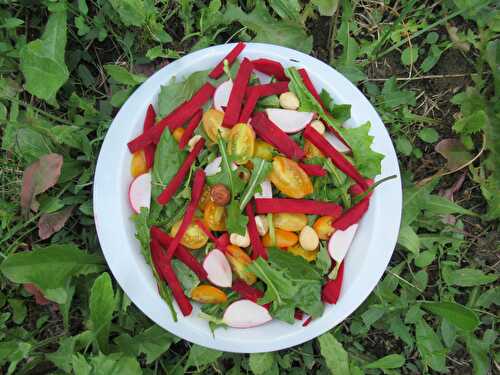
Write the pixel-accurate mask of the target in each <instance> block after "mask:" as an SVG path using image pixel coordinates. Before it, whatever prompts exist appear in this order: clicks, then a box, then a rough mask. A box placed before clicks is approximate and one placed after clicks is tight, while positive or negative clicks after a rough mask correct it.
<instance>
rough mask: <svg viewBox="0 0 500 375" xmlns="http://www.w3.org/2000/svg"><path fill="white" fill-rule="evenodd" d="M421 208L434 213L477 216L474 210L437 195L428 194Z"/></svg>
mask: <svg viewBox="0 0 500 375" xmlns="http://www.w3.org/2000/svg"><path fill="white" fill-rule="evenodd" d="M423 208H424V209H425V210H428V211H431V212H432V213H433V214H436V215H448V214H461V215H470V216H477V214H476V213H475V212H473V211H471V210H468V209H466V208H463V207H461V206H459V205H458V204H456V203H453V202H452V201H450V200H449V199H447V198H445V197H441V196H439V195H429V196H428V197H427V199H426V201H425V206H424V207H423Z"/></svg>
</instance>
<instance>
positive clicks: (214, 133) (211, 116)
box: [201, 108, 229, 142]
mask: <svg viewBox="0 0 500 375" xmlns="http://www.w3.org/2000/svg"><path fill="white" fill-rule="evenodd" d="M222 120H224V112H221V111H218V110H216V109H214V108H210V109H209V110H208V111H206V112H205V113H204V114H203V117H202V119H201V122H202V123H203V130H205V133H207V136H208V138H210V140H211V141H212V142H217V137H218V135H219V131H220V133H221V136H222V138H223V139H226V138H227V136H228V134H229V129H228V128H225V127H223V126H222Z"/></svg>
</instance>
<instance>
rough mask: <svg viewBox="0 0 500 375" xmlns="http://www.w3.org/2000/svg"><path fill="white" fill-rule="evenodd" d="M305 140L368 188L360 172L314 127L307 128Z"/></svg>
mask: <svg viewBox="0 0 500 375" xmlns="http://www.w3.org/2000/svg"><path fill="white" fill-rule="evenodd" d="M303 135H304V138H306V139H307V140H309V141H310V142H311V143H312V144H313V145H315V146H316V147H317V148H318V149H319V150H320V151H321V152H323V153H324V154H325V155H326V156H328V157H329V158H330V159H331V161H332V163H333V164H334V165H335V166H336V167H337V168H338V169H340V170H341V171H342V172H344V173H345V174H346V175H348V176H349V177H351V178H352V179H353V180H354V181H356V182H357V183H358V184H359V185H360V186H362V187H363V188H364V189H367V188H368V185H367V183H366V181H365V179H364V178H363V176H361V174H360V173H359V172H358V170H357V169H356V168H355V167H354V166H353V165H352V164H351V163H350V162H349V160H347V159H346V158H345V157H344V155H342V153H340V152H338V151H337V150H336V149H335V147H333V146H332V145H331V144H330V143H329V142H328V141H327V140H326V138H325V137H323V136H322V135H321V134H319V133H318V132H317V131H316V130H315V129H314V128H313V127H312V126H309V125H308V126H307V127H306V129H305V130H304V133H303Z"/></svg>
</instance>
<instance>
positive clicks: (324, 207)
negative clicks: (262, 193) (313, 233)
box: [255, 198, 342, 217]
mask: <svg viewBox="0 0 500 375" xmlns="http://www.w3.org/2000/svg"><path fill="white" fill-rule="evenodd" d="M255 211H256V213H257V214H267V213H280V212H289V213H299V214H311V215H322V216H333V217H338V216H340V214H341V213H342V207H340V206H339V205H338V204H336V203H331V202H319V201H315V200H312V199H290V198H257V199H255Z"/></svg>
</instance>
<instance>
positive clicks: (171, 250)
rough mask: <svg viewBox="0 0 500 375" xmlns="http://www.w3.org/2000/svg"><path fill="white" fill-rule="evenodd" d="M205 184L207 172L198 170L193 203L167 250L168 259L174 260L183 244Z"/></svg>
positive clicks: (194, 179)
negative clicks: (178, 248) (181, 243)
mask: <svg viewBox="0 0 500 375" xmlns="http://www.w3.org/2000/svg"><path fill="white" fill-rule="evenodd" d="M204 183H205V172H204V171H203V169H198V170H197V171H196V172H195V174H194V178H193V187H192V190H191V201H190V202H189V204H188V206H187V209H186V212H185V213H184V217H183V218H182V223H181V225H180V227H179V230H178V231H177V233H176V234H175V237H174V239H173V240H172V242H170V245H169V246H168V248H167V258H168V259H172V257H173V256H174V254H175V250H176V249H177V246H178V245H179V243H180V242H181V239H182V236H184V233H186V230H187V229H188V227H189V225H190V224H191V221H192V220H193V217H194V214H195V212H196V209H197V207H198V202H199V201H200V198H201V194H202V192H203V185H204Z"/></svg>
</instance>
